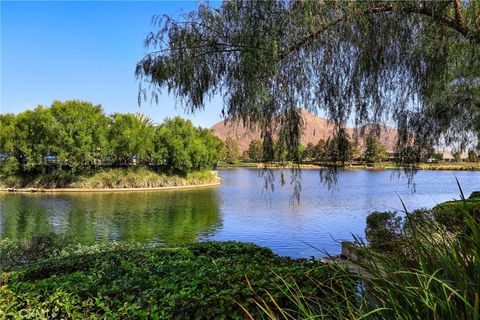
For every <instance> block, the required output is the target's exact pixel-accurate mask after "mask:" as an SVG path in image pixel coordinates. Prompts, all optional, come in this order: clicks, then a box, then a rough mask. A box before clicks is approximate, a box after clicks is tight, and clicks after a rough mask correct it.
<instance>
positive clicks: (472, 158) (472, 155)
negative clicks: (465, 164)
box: [468, 149, 478, 162]
mask: <svg viewBox="0 0 480 320" xmlns="http://www.w3.org/2000/svg"><path fill="white" fill-rule="evenodd" d="M468 161H469V162H478V154H477V152H475V150H473V149H470V150H468Z"/></svg>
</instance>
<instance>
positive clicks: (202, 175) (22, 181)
mask: <svg viewBox="0 0 480 320" xmlns="http://www.w3.org/2000/svg"><path fill="white" fill-rule="evenodd" d="M217 181H218V176H217V175H216V173H214V172H212V171H196V172H191V173H188V174H187V175H186V176H177V175H167V174H164V173H157V172H155V171H152V170H149V169H147V168H144V167H135V168H115V169H105V170H100V171H97V172H94V173H86V174H71V173H68V172H63V171H56V172H51V173H45V174H35V175H28V176H18V175H16V176H8V177H2V178H1V179H0V188H47V189H50V188H79V189H111V188H161V187H180V186H191V185H201V184H208V183H214V182H217Z"/></svg>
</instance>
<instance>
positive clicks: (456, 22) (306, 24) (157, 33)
mask: <svg viewBox="0 0 480 320" xmlns="http://www.w3.org/2000/svg"><path fill="white" fill-rule="evenodd" d="M479 12H480V2H479V1H478V0H470V1H460V0H454V1H441V2H434V1H388V2H381V1H344V2H342V1H298V0H280V1H265V0H262V1H224V2H223V3H222V4H221V5H220V6H219V7H211V6H209V5H208V4H200V5H199V7H198V10H197V11H196V12H191V13H189V14H186V15H184V16H182V17H181V18H180V19H176V18H173V17H171V16H162V17H154V19H153V21H154V28H155V30H154V31H152V32H151V33H150V34H149V35H148V36H147V38H146V40H145V44H146V47H147V50H148V52H147V54H146V55H145V56H144V57H143V59H142V60H141V61H139V62H138V64H137V67H136V75H137V77H138V78H139V79H140V80H141V88H140V94H139V102H140V101H141V100H142V99H147V98H148V93H149V92H150V93H152V97H153V98H154V99H157V100H158V94H159V93H160V89H165V88H166V89H167V90H168V92H171V93H173V94H174V95H175V96H176V97H177V98H179V99H181V100H182V102H183V103H184V105H185V106H186V108H187V110H188V111H196V110H199V109H202V108H204V106H205V102H206V101H207V100H208V99H209V98H212V97H213V96H216V95H220V96H222V97H223V101H224V107H223V114H224V116H225V117H226V118H228V119H241V120H242V121H243V123H244V125H246V126H259V127H260V128H261V131H262V137H263V140H264V146H265V147H266V148H267V147H268V146H269V145H271V144H272V141H273V139H272V135H273V133H274V132H280V135H281V136H282V139H281V141H284V142H285V147H286V148H288V149H291V150H298V145H299V137H300V134H301V130H302V119H301V116H300V114H299V108H300V107H302V108H306V109H307V110H309V111H313V112H318V111H322V112H324V113H326V114H327V115H328V116H329V118H330V119H331V120H332V121H333V122H334V123H335V127H336V130H337V132H341V130H344V128H345V127H346V125H347V123H348V124H350V123H353V124H354V125H355V126H356V127H357V128H359V133H360V134H371V133H372V132H368V133H365V132H364V131H372V130H365V128H369V129H372V128H373V129H375V130H373V131H374V132H377V133H378V129H379V126H380V125H382V124H385V123H394V124H396V127H397V129H398V132H399V134H398V139H397V152H399V153H400V154H402V153H404V152H406V151H408V157H404V156H401V157H399V158H400V159H407V158H408V159H411V160H412V161H413V162H414V161H418V160H419V159H420V158H421V156H422V155H423V153H424V150H426V149H428V148H427V147H430V146H431V145H434V144H438V143H439V141H442V142H443V143H445V144H448V145H452V146H455V147H459V148H463V147H467V146H468V145H469V144H474V143H476V141H477V140H478V137H479V135H480V14H479ZM273 120H276V121H273ZM366 124H368V125H367V126H366ZM372 124H373V126H372ZM274 126H278V128H274ZM266 154H268V153H266Z"/></svg>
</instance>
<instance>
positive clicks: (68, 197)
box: [0, 169, 480, 257]
mask: <svg viewBox="0 0 480 320" xmlns="http://www.w3.org/2000/svg"><path fill="white" fill-rule="evenodd" d="M398 173H399V172H398V171H387V170H384V171H366V170H356V171H339V172H338V174H337V176H336V177H337V178H338V180H337V181H336V182H335V184H334V185H333V186H331V187H330V188H329V187H328V186H327V185H325V183H323V182H322V180H321V176H320V174H321V172H319V171H318V170H302V171H301V175H300V171H299V172H296V171H295V170H293V171H292V170H281V169H278V170H269V171H263V170H253V169H232V170H222V171H220V176H221V178H222V185H221V186H219V187H216V188H212V189H198V190H184V191H168V192H165V191H161V192H134V193H89V194H64V195H51V194H48V195H47V194H23V195H22V194H0V237H2V238H5V237H8V238H13V239H20V238H23V237H25V236H27V235H31V234H39V233H43V232H55V233H57V234H63V235H65V236H66V237H67V238H68V239H70V240H71V241H74V242H81V243H86V244H89V243H92V242H94V241H95V240H97V239H100V240H112V239H117V240H135V241H140V242H143V243H149V242H155V243H165V244H167V245H177V244H182V243H188V242H192V241H197V240H204V239H211V240H237V241H246V242H254V243H257V244H259V245H262V246H266V247H269V248H271V249H273V250H274V251H275V252H277V253H278V254H280V255H286V256H292V257H310V256H324V255H325V254H324V252H319V250H316V249H314V247H316V248H319V249H321V250H327V251H328V252H329V253H330V254H338V253H339V252H340V245H339V244H338V242H337V240H351V239H352V234H354V235H357V236H360V237H363V236H364V230H365V220H366V217H367V215H368V214H369V213H371V212H373V211H387V210H401V209H402V204H401V202H400V200H399V197H401V198H402V200H403V201H404V202H405V204H406V205H407V208H408V210H413V209H417V208H422V207H432V206H434V205H436V204H437V203H440V202H443V201H447V200H451V199H454V198H457V199H458V197H459V190H458V186H457V184H456V178H458V180H459V182H460V184H461V186H462V188H463V191H464V193H465V194H466V195H469V194H470V193H471V192H472V191H474V190H480V172H479V171H477V172H460V171H457V172H454V171H419V172H418V173H417V175H416V176H415V184H416V192H415V193H412V189H411V188H410V187H409V185H408V177H405V175H398ZM297 181H298V182H300V183H301V190H300V189H299V186H298V185H297V184H296V182H297ZM296 191H300V192H301V198H300V202H297V199H296V198H295V197H292V194H295V192H296Z"/></svg>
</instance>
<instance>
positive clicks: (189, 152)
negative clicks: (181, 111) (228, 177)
mask: <svg viewBox="0 0 480 320" xmlns="http://www.w3.org/2000/svg"><path fill="white" fill-rule="evenodd" d="M220 148H221V142H220V140H219V139H218V138H217V137H216V136H214V135H213V134H212V133H211V132H210V131H209V130H206V129H201V128H195V127H194V126H193V124H192V122H191V121H188V120H184V119H182V118H180V117H175V118H173V119H167V120H166V121H165V122H164V123H163V124H162V125H160V126H159V127H158V128H157V131H156V133H155V157H156V159H157V160H160V159H163V160H162V162H161V163H162V165H163V166H164V167H165V168H166V170H168V171H170V172H175V173H181V174H186V173H187V172H189V171H193V170H205V169H207V168H211V167H212V166H214V165H216V164H217V163H218V161H219V158H220Z"/></svg>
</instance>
